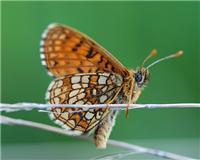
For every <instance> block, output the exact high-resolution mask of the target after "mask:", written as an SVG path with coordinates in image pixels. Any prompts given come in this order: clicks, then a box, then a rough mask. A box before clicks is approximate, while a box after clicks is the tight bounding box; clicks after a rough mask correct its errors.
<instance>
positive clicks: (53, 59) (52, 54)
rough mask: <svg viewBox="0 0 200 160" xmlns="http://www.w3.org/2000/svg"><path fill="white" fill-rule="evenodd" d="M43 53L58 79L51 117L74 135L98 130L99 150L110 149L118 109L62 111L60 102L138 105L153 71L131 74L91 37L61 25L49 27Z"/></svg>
mask: <svg viewBox="0 0 200 160" xmlns="http://www.w3.org/2000/svg"><path fill="white" fill-rule="evenodd" d="M40 51H41V59H42V64H43V65H44V66H45V67H46V68H47V70H48V73H49V74H50V75H52V76H53V77H55V79H54V80H53V81H52V82H51V84H50V85H49V88H48V90H47V93H46V99H47V102H48V103H51V104H55V107H53V108H52V109H51V112H50V117H51V118H52V119H53V120H55V122H56V123H58V124H59V125H61V126H62V127H63V128H65V129H66V132H68V133H69V134H72V135H81V134H88V133H91V132H92V131H95V132H94V139H95V144H96V146H97V147H99V148H105V147H106V142H107V140H108V137H109V135H110V132H111V130H112V127H113V126H114V123H115V118H116V115H117V113H118V112H117V111H116V110H112V109H110V108H92V109H91V108H90V109H87V110H83V109H82V108H61V107H56V104H111V103H118V104H120V103H128V104H130V103H135V102H136V101H137V99H138V97H139V95H140V93H141V90H142V87H143V85H144V84H145V83H146V82H147V80H148V78H147V76H148V75H149V74H148V71H147V70H145V68H141V69H139V70H138V71H134V70H128V69H127V68H126V67H124V66H123V65H122V64H121V63H120V62H119V61H118V60H117V59H116V58H114V57H113V56H112V55H111V54H110V53H109V52H108V51H107V50H105V49H104V48H103V47H102V46H100V45H99V44H98V43H96V42H95V41H94V40H92V39H91V38H89V37H88V36H87V35H85V34H83V33H81V32H79V31H77V30H75V29H73V28H71V27H68V26H64V25H59V24H53V25H50V26H49V27H48V28H47V29H46V31H45V32H44V34H43V35H42V41H41V49H40ZM136 77H137V78H136Z"/></svg>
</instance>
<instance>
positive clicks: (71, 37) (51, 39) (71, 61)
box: [40, 24, 128, 77]
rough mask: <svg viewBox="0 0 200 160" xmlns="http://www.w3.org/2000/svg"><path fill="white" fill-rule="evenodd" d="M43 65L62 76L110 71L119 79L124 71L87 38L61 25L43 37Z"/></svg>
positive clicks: (54, 27)
mask: <svg viewBox="0 0 200 160" xmlns="http://www.w3.org/2000/svg"><path fill="white" fill-rule="evenodd" d="M40 45H41V48H40V52H41V59H42V64H43V65H45V66H46V68H47V69H48V71H49V73H50V74H51V75H53V76H55V77H61V76H64V75H68V74H76V73H95V72H109V73H110V72H113V73H117V74H120V75H122V76H124V75H126V74H127V73H128V71H127V69H126V68H125V67H124V66H123V65H122V64H121V63H120V62H119V61H118V60H117V59H116V58H115V57H113V56H112V55H111V54H110V53H109V52H108V51H107V50H105V49H104V48H103V47H102V46H100V45H99V44H98V43H96V42H95V41H94V40H92V39H91V38H89V37H88V36H87V35H85V34H83V33H81V32H79V31H77V30H75V29H73V28H71V27H68V26H64V25H60V24H51V25H49V26H48V28H47V29H46V30H45V32H44V33H43V35H42V41H41V44H40Z"/></svg>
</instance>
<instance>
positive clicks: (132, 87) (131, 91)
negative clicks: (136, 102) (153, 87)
mask: <svg viewBox="0 0 200 160" xmlns="http://www.w3.org/2000/svg"><path fill="white" fill-rule="evenodd" d="M133 90H134V81H131V86H130V95H129V100H128V105H127V107H126V112H125V114H126V118H128V108H129V105H130V104H131V103H132V96H133Z"/></svg>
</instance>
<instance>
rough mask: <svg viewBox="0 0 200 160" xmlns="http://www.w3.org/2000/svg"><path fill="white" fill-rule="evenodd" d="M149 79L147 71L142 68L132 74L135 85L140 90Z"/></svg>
mask: <svg viewBox="0 0 200 160" xmlns="http://www.w3.org/2000/svg"><path fill="white" fill-rule="evenodd" d="M149 77H150V74H149V71H148V69H146V68H144V67H141V68H139V69H137V71H136V72H135V74H134V78H135V82H136V83H137V86H138V87H140V88H141V87H143V86H145V85H146V84H147V83H148V81H149Z"/></svg>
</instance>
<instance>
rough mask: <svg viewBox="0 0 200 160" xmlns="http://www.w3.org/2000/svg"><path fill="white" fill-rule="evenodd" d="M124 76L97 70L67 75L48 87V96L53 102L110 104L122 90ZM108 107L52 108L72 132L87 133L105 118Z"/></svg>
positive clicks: (53, 112) (53, 113)
mask: <svg viewBox="0 0 200 160" xmlns="http://www.w3.org/2000/svg"><path fill="white" fill-rule="evenodd" d="M122 82H123V79H122V77H121V76H120V75H118V74H113V73H106V72H97V73H84V74H73V75H66V76H63V77H59V78H57V79H55V80H54V81H53V82H52V83H51V84H50V86H49V88H48V91H47V95H46V99H47V100H48V102H49V103H51V104H104V103H106V104H107V103H111V102H112V101H113V100H114V99H115V98H116V95H118V93H119V92H120V91H121V88H122ZM108 113H109V108H95V109H87V110H84V111H83V109H82V108H60V107H54V108H52V109H51V113H50V116H51V117H52V118H53V119H54V120H56V122H57V123H58V124H60V125H61V126H62V127H64V128H66V129H67V130H68V132H69V133H71V134H73V135H80V134H84V133H88V132H89V131H91V130H92V129H93V128H95V127H96V126H98V124H99V123H100V122H101V121H102V120H103V119H104V117H105V116H106V115H107V114H108Z"/></svg>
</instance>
